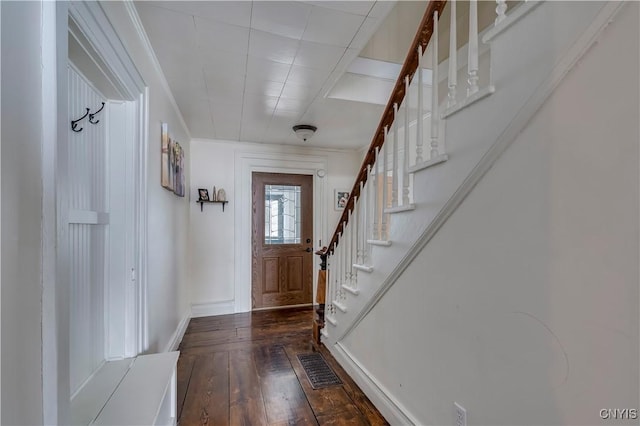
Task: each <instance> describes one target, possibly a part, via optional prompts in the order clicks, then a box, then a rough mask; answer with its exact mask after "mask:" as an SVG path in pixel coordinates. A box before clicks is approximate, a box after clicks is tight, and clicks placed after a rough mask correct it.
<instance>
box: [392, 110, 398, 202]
mask: <svg viewBox="0 0 640 426" xmlns="http://www.w3.org/2000/svg"><path fill="white" fill-rule="evenodd" d="M399 121H400V120H398V104H397V103H396V104H393V148H392V149H391V207H397V206H398V145H399V143H398V142H399V140H398V127H399V126H398V122H399Z"/></svg>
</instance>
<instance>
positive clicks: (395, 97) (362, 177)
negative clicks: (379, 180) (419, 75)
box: [327, 0, 447, 254]
mask: <svg viewBox="0 0 640 426" xmlns="http://www.w3.org/2000/svg"><path fill="white" fill-rule="evenodd" d="M446 4H447V1H446V0H431V1H430V2H429V4H428V5H427V10H426V11H425V13H424V16H423V17H422V21H421V22H420V25H419V26H418V31H417V32H416V35H415V37H414V39H413V42H412V43H411V46H410V47H409V51H408V53H407V57H406V58H405V60H404V64H403V65H402V69H401V70H400V74H399V75H398V79H397V80H396V84H395V86H394V88H393V91H392V92H391V96H389V101H388V102H387V106H386V107H385V109H384V112H383V113H382V118H381V119H380V123H379V124H378V128H377V130H376V132H375V133H374V135H373V140H372V141H371V144H370V145H369V149H368V150H367V154H366V155H365V157H364V160H363V161H362V165H361V166H360V171H359V172H358V174H357V175H356V180H355V182H354V184H353V188H352V189H351V192H350V193H349V199H348V201H347V204H346V205H345V208H344V211H343V212H342V216H340V220H339V221H338V225H337V226H336V230H335V231H334V233H333V236H332V238H331V241H330V242H329V244H328V245H327V252H329V253H330V254H333V251H334V249H335V247H336V246H337V245H338V235H340V234H341V233H342V231H343V229H344V227H345V226H346V225H347V223H348V222H349V211H351V210H353V209H354V207H355V200H356V198H357V197H359V196H360V183H361V182H362V184H363V185H364V183H366V182H367V167H368V166H369V165H371V167H373V165H374V163H375V158H376V150H377V149H380V148H382V145H383V144H384V129H385V127H387V128H391V124H392V123H393V120H394V110H393V105H394V104H398V105H400V104H401V103H402V101H403V100H404V97H405V77H407V76H409V82H411V81H412V80H413V76H414V75H415V72H416V70H417V69H418V46H422V51H423V52H424V51H425V50H426V49H427V45H428V44H429V41H430V40H431V36H432V34H433V14H434V13H435V12H438V19H440V16H442V11H443V10H444V7H445V5H446ZM436 84H437V83H436Z"/></svg>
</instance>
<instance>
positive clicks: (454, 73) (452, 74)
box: [447, 0, 458, 108]
mask: <svg viewBox="0 0 640 426" xmlns="http://www.w3.org/2000/svg"><path fill="white" fill-rule="evenodd" d="M449 4H450V5H451V22H450V24H449V84H448V86H449V94H448V99H449V100H448V102H447V106H448V107H449V108H450V107H452V106H454V105H455V104H456V86H457V85H458V53H457V52H458V42H457V35H458V34H457V25H458V23H457V17H456V9H457V8H456V0H451V1H450V2H449Z"/></svg>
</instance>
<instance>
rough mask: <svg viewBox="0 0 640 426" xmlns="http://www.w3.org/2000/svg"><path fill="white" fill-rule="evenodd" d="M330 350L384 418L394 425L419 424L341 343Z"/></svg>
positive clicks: (331, 346) (330, 347)
mask: <svg viewBox="0 0 640 426" xmlns="http://www.w3.org/2000/svg"><path fill="white" fill-rule="evenodd" d="M328 349H329V352H331V354H332V355H333V356H334V358H335V359H336V360H337V361H338V362H339V363H340V365H341V366H342V368H344V369H345V371H346V372H347V373H348V374H349V375H350V376H351V378H352V379H353V380H354V381H355V382H356V383H357V384H358V386H360V388H361V389H362V391H363V392H364V393H365V394H366V395H367V397H368V398H369V399H370V400H371V402H372V403H373V405H375V406H376V408H377V409H378V410H380V413H382V415H383V416H384V418H385V419H386V420H387V421H388V422H389V423H390V424H392V425H417V424H420V422H419V421H418V420H417V419H416V418H415V417H414V416H413V415H412V414H411V413H410V412H409V411H408V410H407V409H406V408H405V407H404V406H403V405H402V404H400V402H398V401H397V400H396V399H395V398H393V396H391V394H390V392H389V390H388V389H387V388H385V387H384V386H383V385H382V384H381V383H380V382H378V380H376V378H375V377H374V376H373V375H371V373H369V372H368V371H367V370H366V369H365V368H364V367H363V366H362V365H361V364H360V363H359V362H358V360H357V359H355V358H354V357H353V355H352V354H351V353H350V352H349V351H348V350H347V349H346V348H345V347H343V346H342V345H341V344H340V343H336V344H335V345H329V346H328Z"/></svg>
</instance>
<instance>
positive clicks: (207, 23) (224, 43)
mask: <svg viewBox="0 0 640 426" xmlns="http://www.w3.org/2000/svg"><path fill="white" fill-rule="evenodd" d="M195 28H196V31H197V37H198V47H199V49H200V51H201V52H203V53H205V54H206V52H207V51H209V50H223V51H227V52H235V53H238V54H242V53H246V52H247V49H248V46H249V29H248V28H244V27H239V26H237V25H229V24H225V23H222V22H214V21H211V20H208V19H202V18H198V17H196V18H195Z"/></svg>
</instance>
